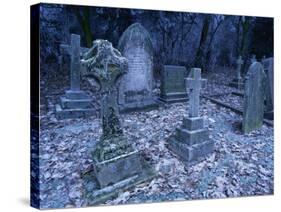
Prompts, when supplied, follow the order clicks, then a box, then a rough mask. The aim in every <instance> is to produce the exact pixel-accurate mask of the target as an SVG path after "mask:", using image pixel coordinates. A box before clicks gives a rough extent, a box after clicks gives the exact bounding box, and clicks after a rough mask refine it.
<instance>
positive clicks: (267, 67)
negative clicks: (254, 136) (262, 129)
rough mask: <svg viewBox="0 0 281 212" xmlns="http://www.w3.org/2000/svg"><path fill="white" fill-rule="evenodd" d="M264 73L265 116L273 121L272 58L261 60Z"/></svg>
mask: <svg viewBox="0 0 281 212" xmlns="http://www.w3.org/2000/svg"><path fill="white" fill-rule="evenodd" d="M262 64H263V68H264V72H265V75H266V87H265V97H266V98H265V99H266V104H265V114H264V116H265V117H266V118H268V119H271V120H272V119H273V106H274V67H273V58H272V57H271V58H267V59H265V58H263V60H262Z"/></svg>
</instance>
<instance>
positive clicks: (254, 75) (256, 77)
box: [242, 62, 266, 133]
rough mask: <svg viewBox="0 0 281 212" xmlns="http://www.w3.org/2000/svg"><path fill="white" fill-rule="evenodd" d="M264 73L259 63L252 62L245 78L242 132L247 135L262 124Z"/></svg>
mask: <svg viewBox="0 0 281 212" xmlns="http://www.w3.org/2000/svg"><path fill="white" fill-rule="evenodd" d="M265 79H266V76H265V73H264V70H263V66H262V64H261V63H259V62H254V63H252V65H251V66H250V68H249V71H248V73H247V75H246V77H245V94H244V111H243V123H242V131H243V132H244V133H249V132H251V131H252V130H255V129H258V128H260V127H261V126H262V123H263V115H264V114H263V113H264V100H265Z"/></svg>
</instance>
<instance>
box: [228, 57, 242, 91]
mask: <svg viewBox="0 0 281 212" xmlns="http://www.w3.org/2000/svg"><path fill="white" fill-rule="evenodd" d="M243 63H244V61H243V60H242V56H239V58H238V60H237V62H236V70H235V71H236V76H235V78H234V79H233V80H232V82H231V83H230V86H232V87H235V88H237V89H241V88H243V86H244V83H243V79H242V77H241V67H242V65H243Z"/></svg>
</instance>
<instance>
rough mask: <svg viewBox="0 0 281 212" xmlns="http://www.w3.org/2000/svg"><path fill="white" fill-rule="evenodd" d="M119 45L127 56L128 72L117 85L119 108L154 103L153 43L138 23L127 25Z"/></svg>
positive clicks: (132, 108)
mask: <svg viewBox="0 0 281 212" xmlns="http://www.w3.org/2000/svg"><path fill="white" fill-rule="evenodd" d="M118 49H119V50H120V52H121V53H122V55H123V56H124V57H126V58H127V59H128V73H127V74H126V75H125V76H124V77H123V78H122V79H121V81H120V86H119V94H118V96H119V99H118V103H119V106H120V110H121V111H127V110H135V109H142V108H149V107H150V106H152V107H154V106H156V103H155V100H154V97H153V83H154V79H153V47H152V42H151V38H150V35H149V33H148V31H147V30H146V29H145V28H144V27H143V26H142V25H141V24H139V23H135V24H133V25H131V26H129V27H128V28H127V29H126V31H125V32H124V33H123V34H122V36H121V38H120V40H119V44H118Z"/></svg>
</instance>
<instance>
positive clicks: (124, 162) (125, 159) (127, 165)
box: [94, 151, 142, 188]
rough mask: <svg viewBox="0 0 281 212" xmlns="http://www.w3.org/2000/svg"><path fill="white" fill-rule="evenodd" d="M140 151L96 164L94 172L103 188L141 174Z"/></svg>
mask: <svg viewBox="0 0 281 212" xmlns="http://www.w3.org/2000/svg"><path fill="white" fill-rule="evenodd" d="M141 160H142V159H141V156H140V155H139V153H138V151H134V152H131V153H129V154H124V155H120V156H118V157H115V158H112V159H110V160H106V161H102V162H95V164H94V172H95V176H96V178H97V180H98V182H99V185H100V187H101V188H104V187H106V186H108V185H111V184H114V183H117V182H119V181H122V180H124V179H126V178H128V177H131V176H134V175H136V174H139V173H140V172H141V171H142V170H141V168H142V165H141Z"/></svg>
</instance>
